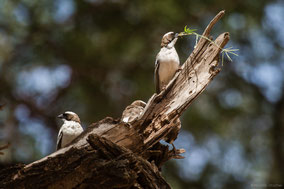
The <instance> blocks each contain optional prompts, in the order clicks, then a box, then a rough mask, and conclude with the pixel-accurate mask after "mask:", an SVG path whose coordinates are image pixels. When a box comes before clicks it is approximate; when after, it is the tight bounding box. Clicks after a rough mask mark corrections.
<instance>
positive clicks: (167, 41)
mask: <svg viewBox="0 0 284 189" xmlns="http://www.w3.org/2000/svg"><path fill="white" fill-rule="evenodd" d="M177 39H178V33H174V32H168V33H166V34H165V35H164V36H163V38H162V42H161V47H167V48H172V47H173V46H174V45H175V44H176V42H177Z"/></svg>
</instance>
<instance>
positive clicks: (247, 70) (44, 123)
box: [0, 0, 284, 189]
mask: <svg viewBox="0 0 284 189" xmlns="http://www.w3.org/2000/svg"><path fill="white" fill-rule="evenodd" d="M223 9H224V10H226V15H225V17H224V18H223V19H222V20H221V21H220V22H219V23H218V24H217V25H216V26H215V28H214V30H213V32H212V34H213V37H217V35H218V34H220V33H222V32H225V31H228V32H230V34H231V41H230V44H229V45H228V46H233V47H235V48H238V49H240V51H239V52H238V54H239V57H233V62H228V63H226V62H225V63H224V66H223V67H222V72H221V74H219V75H218V76H217V77H216V79H215V80H214V81H213V82H212V83H211V84H210V85H209V86H208V88H207V89H206V91H205V92H204V93H203V94H202V95H201V96H200V97H199V98H198V99H197V100H196V101H195V102H194V103H193V104H192V105H191V106H190V107H189V109H188V111H187V112H186V113H185V114H184V115H183V116H182V131H181V133H180V135H179V137H178V139H177V141H176V142H175V145H176V147H178V148H185V149H186V150H187V153H186V154H185V156H186V158H185V159H184V160H172V161H170V162H168V163H167V164H166V166H165V167H164V169H163V175H164V176H165V177H166V179H167V181H168V182H169V183H170V184H171V185H172V187H173V188H210V189H212V188H213V189H214V188H216V189H220V188H232V189H233V188H253V186H255V185H252V184H269V183H270V184H273V183H274V184H282V186H283V180H284V178H283V170H284V167H283V162H284V161H283V155H284V154H283V149H284V148H283V133H284V132H283V125H284V123H283V122H284V121H283V115H284V94H283V75H282V73H283V69H284V64H283V63H284V56H283V53H281V52H283V48H284V35H283V33H284V31H283V30H284V29H283V25H284V21H283V18H284V2H283V1H280V0H279V1H268V0H248V1H225V0H206V1H186V0H176V1H174V0H163V1H161V0H156V1H149V0H145V1H127V0H112V1H111V0H109V1H107V0H41V1H34V0H22V1H19V0H2V1H1V2H0V104H2V103H6V106H5V107H4V109H3V110H2V111H1V112H0V143H1V144H2V143H3V144H4V143H6V142H11V144H12V145H11V147H10V148H9V149H8V150H6V151H4V152H5V155H4V156H0V162H1V164H0V165H1V166H0V167H5V166H7V165H8V164H12V163H16V162H26V163H28V162H32V161H34V160H36V159H39V158H41V157H43V156H45V155H47V154H49V153H52V152H53V151H54V149H55V141H56V137H57V132H58V126H60V124H61V123H60V122H59V121H58V120H56V115H58V114H60V113H62V112H64V111H66V110H72V111H74V112H76V113H77V114H78V115H79V116H80V118H81V120H82V121H83V125H84V126H85V127H86V126H87V125H89V124H91V123H92V122H96V121H98V120H100V119H103V118H104V117H106V116H112V117H115V118H117V117H120V115H121V112H122V111H123V109H124V107H126V106H127V105H129V104H130V103H131V102H132V101H133V100H136V99H142V100H144V101H147V100H148V99H149V97H150V96H151V95H152V94H153V93H154V82H153V72H154V61H155V56H156V54H157V53H158V51H159V48H160V40H161V37H162V36H163V35H164V34H165V33H166V32H168V31H175V32H181V31H182V30H183V28H184V26H185V25H187V26H189V27H190V28H196V29H198V31H197V33H200V34H201V33H202V31H203V29H204V28H205V27H206V26H207V24H208V22H209V21H210V19H212V18H213V17H214V16H215V14H217V13H218V12H219V11H220V10H223ZM194 44H195V39H194V37H192V38H190V37H184V38H183V39H179V41H178V42H177V45H176V48H177V51H178V54H179V56H180V59H181V62H184V61H185V60H186V58H187V56H188V55H189V54H190V52H191V51H192V49H193V46H194Z"/></svg>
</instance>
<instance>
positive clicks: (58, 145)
mask: <svg viewBox="0 0 284 189" xmlns="http://www.w3.org/2000/svg"><path fill="white" fill-rule="evenodd" d="M62 137H63V133H62V132H60V133H59V134H58V137H57V144H56V150H59V149H60V148H61V143H62Z"/></svg>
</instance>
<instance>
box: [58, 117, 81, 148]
mask: <svg viewBox="0 0 284 189" xmlns="http://www.w3.org/2000/svg"><path fill="white" fill-rule="evenodd" d="M60 132H62V142H61V146H62V147H65V146H66V145H67V144H69V143H70V142H71V141H72V140H74V139H75V138H76V137H77V136H79V135H80V134H81V133H82V132H83V128H82V126H81V125H80V124H79V123H78V122H75V121H65V122H64V124H63V125H62V127H61V128H60V131H59V133H60Z"/></svg>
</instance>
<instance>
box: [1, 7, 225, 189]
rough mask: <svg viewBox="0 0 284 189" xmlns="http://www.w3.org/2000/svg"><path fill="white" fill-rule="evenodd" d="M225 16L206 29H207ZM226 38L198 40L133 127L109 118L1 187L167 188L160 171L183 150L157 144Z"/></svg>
mask: <svg viewBox="0 0 284 189" xmlns="http://www.w3.org/2000/svg"><path fill="white" fill-rule="evenodd" d="M223 15H224V11H221V12H220V13H219V14H218V15H217V16H216V17H215V18H214V19H213V20H212V21H211V22H210V23H209V25H208V26H207V28H206V29H205V31H204V33H203V35H204V36H206V37H208V38H210V31H211V29H212V27H213V26H214V25H215V23H216V22H217V21H218V20H219V19H220V18H221V17H222V16H223ZM228 41H229V34H228V33H223V34H221V35H219V36H218V37H217V39H216V40H215V44H216V45H214V44H212V43H211V42H210V41H208V40H206V39H204V38H201V39H200V40H199V42H198V44H197V45H196V47H195V49H194V50H193V52H192V53H191V55H190V56H189V58H188V59H187V60H186V62H185V63H184V64H183V66H182V69H181V70H180V71H179V72H178V73H177V74H176V75H175V77H174V79H173V80H172V81H171V82H170V83H169V84H168V86H167V88H166V90H164V91H162V92H161V93H160V94H158V95H157V94H154V95H153V96H152V97H151V98H150V100H149V101H148V103H147V105H146V107H145V109H144V112H143V113H142V115H141V116H140V117H138V119H136V120H135V121H133V122H132V123H131V124H126V123H124V122H121V121H120V120H115V119H113V118H109V117H108V118H105V119H103V120H102V121H99V122H97V123H94V124H92V125H90V126H89V127H88V128H87V130H86V131H84V133H82V134H81V135H80V136H79V137H78V138H77V139H75V140H74V141H73V142H72V144H71V145H70V146H68V147H65V148H63V149H60V150H59V151H56V152H54V153H53V154H50V155H49V156H47V157H44V158H42V159H40V160H38V161H36V162H33V163H31V164H28V165H24V166H23V165H22V166H18V167H17V166H16V167H12V168H10V169H5V170H2V171H1V172H0V175H1V176H0V183H1V184H0V187H4V188H5V187H6V188H9V187H12V188H34V187H36V188H47V187H48V188H170V186H169V185H168V184H167V183H166V182H165V180H164V179H163V178H162V177H161V175H160V172H159V168H161V166H162V164H163V163H164V162H166V161H168V160H169V159H172V158H181V156H180V155H179V154H180V153H183V152H184V150H182V149H181V150H177V151H175V152H173V151H170V150H169V149H168V147H167V146H164V145H162V144H160V143H159V141H160V140H161V139H163V138H165V137H166V136H167V135H168V134H169V133H170V132H171V131H172V130H173V129H176V126H177V123H178V121H177V120H178V118H179V117H180V116H181V114H182V113H183V112H184V111H185V110H186V109H187V108H188V106H189V105H190V104H191V102H192V101H193V100H195V99H196V98H197V97H198V95H200V94H201V93H202V92H203V91H204V90H205V88H206V86H207V85H208V84H209V83H210V82H211V81H212V79H213V78H214V77H215V76H216V75H217V74H218V73H219V71H220V69H219V68H216V67H217V66H218V62H219V54H220V52H221V50H222V49H220V48H219V47H221V48H223V47H224V46H225V45H226V43H227V42H228Z"/></svg>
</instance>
